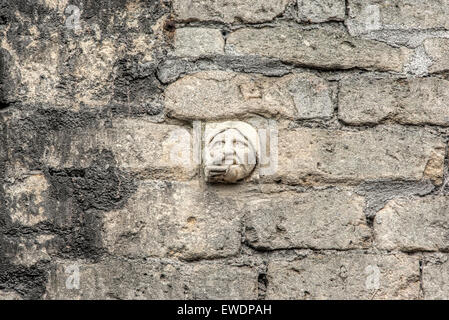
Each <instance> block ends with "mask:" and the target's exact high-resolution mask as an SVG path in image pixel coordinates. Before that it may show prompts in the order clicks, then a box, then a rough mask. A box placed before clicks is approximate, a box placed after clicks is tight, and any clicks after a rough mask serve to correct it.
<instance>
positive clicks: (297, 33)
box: [226, 26, 411, 72]
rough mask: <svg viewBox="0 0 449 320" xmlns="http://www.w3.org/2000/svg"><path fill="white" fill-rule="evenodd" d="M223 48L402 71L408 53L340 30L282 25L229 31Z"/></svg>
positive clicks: (327, 65) (318, 64)
mask: <svg viewBox="0 0 449 320" xmlns="http://www.w3.org/2000/svg"><path fill="white" fill-rule="evenodd" d="M226 48H227V51H229V52H233V53H234V54H236V55H254V56H261V57H270V58H274V59H279V60H281V61H284V62H288V63H293V64H295V65H300V66H307V67H314V68H322V69H351V68H362V69H373V70H381V71H397V72H401V71H402V69H403V66H404V64H405V62H407V61H408V59H409V56H410V53H411V52H410V50H409V49H406V48H393V47H391V46H389V45H387V44H385V43H381V42H377V41H373V40H365V39H360V38H354V37H351V36H349V35H348V34H346V33H345V32H343V31H338V30H333V31H330V30H326V29H310V30H307V29H300V28H298V27H285V26H281V27H273V28H261V29H248V28H244V29H240V30H237V31H235V32H233V33H231V34H230V35H229V37H228V39H227V41H226Z"/></svg>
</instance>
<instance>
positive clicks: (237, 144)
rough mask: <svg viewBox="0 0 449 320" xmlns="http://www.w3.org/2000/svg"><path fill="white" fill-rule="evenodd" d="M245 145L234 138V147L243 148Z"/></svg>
mask: <svg viewBox="0 0 449 320" xmlns="http://www.w3.org/2000/svg"><path fill="white" fill-rule="evenodd" d="M245 146H246V144H245V143H243V142H242V141H239V140H234V147H236V148H244V147H245Z"/></svg>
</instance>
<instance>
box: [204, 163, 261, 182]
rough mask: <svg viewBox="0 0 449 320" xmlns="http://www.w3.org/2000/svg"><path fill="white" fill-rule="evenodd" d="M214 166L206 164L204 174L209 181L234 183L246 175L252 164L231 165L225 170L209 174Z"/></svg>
mask: <svg viewBox="0 0 449 320" xmlns="http://www.w3.org/2000/svg"><path fill="white" fill-rule="evenodd" d="M212 168H214V167H212V166H206V168H205V174H206V180H207V181H209V182H228V183H235V182H237V181H239V180H241V179H243V178H245V177H246V176H248V174H249V173H250V172H251V171H252V169H253V168H254V166H244V165H231V166H228V167H227V168H226V170H225V171H224V172H223V173H222V174H219V175H213V174H211V173H212V172H213V169H212Z"/></svg>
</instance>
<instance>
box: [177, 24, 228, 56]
mask: <svg viewBox="0 0 449 320" xmlns="http://www.w3.org/2000/svg"><path fill="white" fill-rule="evenodd" d="M223 53H224V39H223V36H222V35H221V32H220V30H218V29H207V28H181V29H177V30H176V33H175V52H174V54H175V55H176V56H179V57H192V58H199V57H207V56H211V55H214V54H223Z"/></svg>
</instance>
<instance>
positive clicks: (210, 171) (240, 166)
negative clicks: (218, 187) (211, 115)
mask: <svg viewBox="0 0 449 320" xmlns="http://www.w3.org/2000/svg"><path fill="white" fill-rule="evenodd" d="M204 136H205V147H204V161H203V163H204V173H205V176H206V181H209V182H227V183H235V182H237V181H239V180H241V179H243V178H245V177H247V176H249V174H250V173H251V172H252V171H253V170H254V167H255V166H256V162H257V155H258V152H259V151H258V148H259V140H258V135H257V131H256V130H255V129H254V128H253V127H252V126H250V125H249V124H247V123H245V122H241V121H227V122H223V123H218V124H208V125H206V129H205V133H204Z"/></svg>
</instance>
